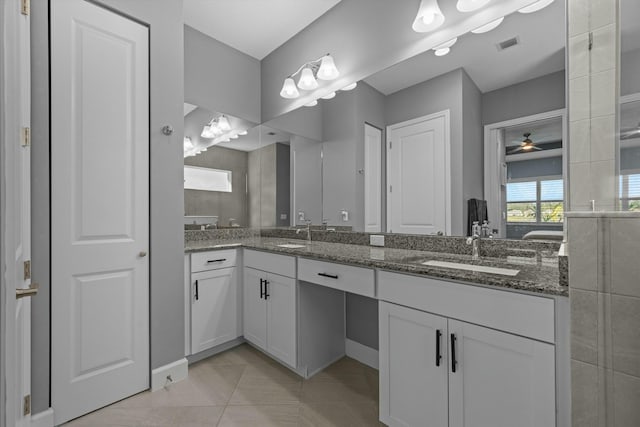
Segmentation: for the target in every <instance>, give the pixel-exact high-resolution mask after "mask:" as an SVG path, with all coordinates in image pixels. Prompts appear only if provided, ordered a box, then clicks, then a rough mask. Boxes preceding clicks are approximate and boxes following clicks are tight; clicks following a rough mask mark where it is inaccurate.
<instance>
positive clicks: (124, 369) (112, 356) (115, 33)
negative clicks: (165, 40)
mask: <svg viewBox="0 0 640 427" xmlns="http://www.w3.org/2000/svg"><path fill="white" fill-rule="evenodd" d="M51 37H52V38H51V52H52V54H51V103H52V105H51V115H52V117H51V126H52V132H51V191H52V194H51V201H52V206H51V215H52V219H51V221H52V227H51V230H52V236H51V245H52V248H51V257H52V260H51V266H52V271H51V273H52V274H51V275H52V277H51V279H52V301H51V304H52V306H51V311H52V325H51V326H52V339H51V346H52V361H51V364H52V367H51V368H52V369H51V373H52V378H51V387H52V406H53V408H54V412H55V422H56V424H59V423H62V422H65V421H67V420H69V419H72V418H75V417H78V416H80V415H82V414H85V413H87V412H90V411H93V410H95V409H97V408H100V407H102V406H105V405H108V404H110V403H112V402H115V401H117V400H120V399H122V398H125V397H127V396H130V395H132V394H135V393H138V392H140V391H142V390H146V389H147V388H149V261H148V258H147V257H146V251H147V250H148V245H149V63H148V58H149V52H148V46H149V41H148V28H147V27H145V26H143V25H141V24H138V23H136V22H134V21H131V20H129V19H127V18H124V17H122V16H120V15H118V14H116V13H114V12H111V11H109V10H106V9H103V8H101V7H99V6H97V5H95V4H92V3H89V2H87V1H84V0H65V1H55V2H51Z"/></svg>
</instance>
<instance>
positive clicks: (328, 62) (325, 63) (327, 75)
mask: <svg viewBox="0 0 640 427" xmlns="http://www.w3.org/2000/svg"><path fill="white" fill-rule="evenodd" d="M339 75H340V72H339V71H338V69H337V68H336V64H335V63H334V62H333V58H332V57H331V55H325V56H323V57H322V62H321V63H320V68H319V69H318V78H319V79H320V80H334V79H337V78H338V76H339Z"/></svg>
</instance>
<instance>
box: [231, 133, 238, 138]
mask: <svg viewBox="0 0 640 427" xmlns="http://www.w3.org/2000/svg"><path fill="white" fill-rule="evenodd" d="M229 138H231V139H238V134H236V133H234V134H233V135H229Z"/></svg>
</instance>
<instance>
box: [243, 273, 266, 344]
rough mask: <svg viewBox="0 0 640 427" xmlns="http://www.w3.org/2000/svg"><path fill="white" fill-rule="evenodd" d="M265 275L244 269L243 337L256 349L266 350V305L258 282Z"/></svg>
mask: <svg viewBox="0 0 640 427" xmlns="http://www.w3.org/2000/svg"><path fill="white" fill-rule="evenodd" d="M264 278H266V273H264V272H262V271H260V270H255V269H253V268H248V267H245V268H244V281H243V283H244V285H243V286H244V287H243V290H244V295H243V300H244V309H243V319H244V322H243V323H244V337H245V339H246V340H247V341H250V342H252V343H253V344H255V345H257V346H258V347H260V348H262V349H264V350H266V349H267V304H266V300H265V299H264V298H263V297H262V295H261V293H262V286H261V284H260V280H261V279H264Z"/></svg>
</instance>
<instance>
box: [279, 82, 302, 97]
mask: <svg viewBox="0 0 640 427" xmlns="http://www.w3.org/2000/svg"><path fill="white" fill-rule="evenodd" d="M280 96H281V97H283V98H287V99H294V98H297V97H299V96H300V92H298V88H297V87H296V83H295V82H294V81H293V79H292V78H291V77H287V78H286V79H284V84H283V85H282V90H281V91H280Z"/></svg>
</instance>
